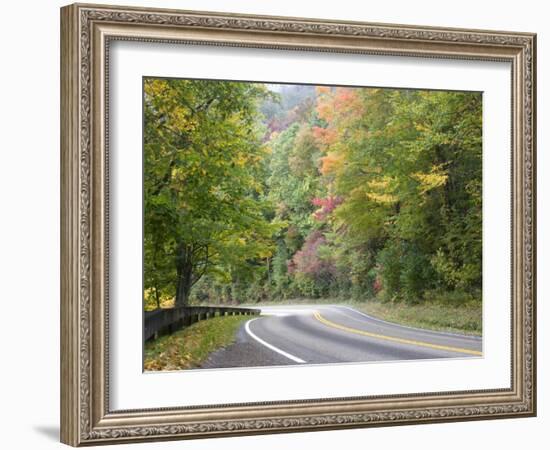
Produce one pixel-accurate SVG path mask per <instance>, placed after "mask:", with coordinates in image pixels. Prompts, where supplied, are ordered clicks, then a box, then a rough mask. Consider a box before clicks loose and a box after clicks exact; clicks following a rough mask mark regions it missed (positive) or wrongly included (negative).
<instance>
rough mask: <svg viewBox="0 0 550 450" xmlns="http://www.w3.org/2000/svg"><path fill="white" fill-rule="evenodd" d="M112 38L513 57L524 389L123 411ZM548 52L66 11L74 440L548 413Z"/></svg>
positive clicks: (228, 18)
mask: <svg viewBox="0 0 550 450" xmlns="http://www.w3.org/2000/svg"><path fill="white" fill-rule="evenodd" d="M110 39H132V40H138V41H170V42H195V43H196V42H201V43H206V44H212V45H234V46H243V47H245V46H249V47H260V48H262V47H263V48H286V49H296V50H305V49H316V50H319V51H329V52H330V51H332V52H355V53H371V54H373V53H375V54H387V55H409V56H418V57H447V58H461V59H474V60H475V59H478V60H479V59H481V60H487V59H493V60H499V61H509V62H511V63H512V66H513V77H512V78H513V105H512V106H513V108H512V110H513V117H512V141H513V142H512V146H513V152H512V160H513V164H512V166H513V174H512V193H513V196H512V202H513V204H512V220H513V225H514V226H513V227H512V233H513V234H512V248H513V255H512V261H513V272H512V280H513V290H512V312H513V314H512V316H513V323H512V335H513V346H512V386H511V388H510V389H509V390H508V389H500V390H489V391H476V392H474V391H472V392H450V393H426V394H411V395H400V396H386V397H372V398H365V397H353V398H349V399H320V400H311V401H288V402H270V403H254V404H243V405H232V406H231V405H225V406H224V405H214V406H212V407H199V408H176V409H166V410H164V409H162V410H139V411H110V410H109V407H108V361H107V356H108V333H107V323H108V301H107V286H108V264H107V258H106V256H107V254H108V242H107V233H106V230H107V227H108V214H107V212H108V196H107V195H106V186H108V174H107V173H106V167H107V163H108V148H107V147H106V141H107V136H108V128H107V127H108V120H106V119H107V118H108V117H107V113H108V111H107V108H106V87H107V86H108V80H106V79H105V73H106V64H107V63H108V43H109V40H110ZM535 52H536V36H535V35H534V34H529V33H508V32H492V31H491V32H489V31H482V30H462V29H441V28H434V27H413V26H403V25H383V24H368V23H359V22H334V21H328V20H312V19H295V18H283V17H262V16H247V15H237V14H219V13H206V12H189V11H173V10H155V9H144V8H130V7H114V6H106V5H101V6H100V5H81V4H74V5H70V6H66V7H64V8H62V9H61V116H60V119H61V280H60V281H61V441H62V442H64V443H66V444H69V445H73V446H79V445H87V444H88V445H89V444H107V443H116V442H130V441H132V442H133V441H138V440H161V439H176V438H178V439H181V438H198V437H214V436H230V435H245V434H260V433H276V432H295V431H314V430H322V429H336V428H344V427H347V428H351V427H365V426H383V425H397V424H413V423H425V422H432V423H433V422H442V421H449V420H453V421H457V420H474V419H483V418H486V419H490V418H502V417H520V416H533V415H535V414H536V396H535V386H536V365H535V350H536V341H535V338H536V333H535V332H536V323H535V321H536V311H535V295H536V293H535V275H536V272H535V245H536V222H535V220H536V211H535V199H536V192H535V180H536V178H535V176H536V173H535V162H536V161H535V124H536V122H535V82H536V79H535V76H536V74H535V67H536V66H535V64H536V63H535Z"/></svg>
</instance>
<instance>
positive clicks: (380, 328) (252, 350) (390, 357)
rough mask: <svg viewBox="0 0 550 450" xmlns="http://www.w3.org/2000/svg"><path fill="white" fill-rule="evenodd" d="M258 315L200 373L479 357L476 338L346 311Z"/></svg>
mask: <svg viewBox="0 0 550 450" xmlns="http://www.w3.org/2000/svg"><path fill="white" fill-rule="evenodd" d="M261 309H262V313H261V315H260V317H257V318H254V319H251V320H249V321H247V322H246V323H245V324H244V325H243V326H242V327H241V328H240V329H239V330H238V332H237V336H236V341H235V343H234V344H232V345H230V346H228V347H226V348H224V349H220V350H218V351H216V352H214V353H212V354H211V355H210V356H209V358H208V359H207V361H205V363H204V364H203V365H202V368H227V367H258V366H282V365H295V364H329V363H333V364H334V363H346V362H370V361H404V360H418V359H437V358H476V357H477V358H479V357H482V339H481V338H479V337H476V336H464V335H459V334H452V333H444V332H436V331H428V330H421V329H418V328H411V327H406V326H401V325H397V324H393V323H389V322H385V321H382V320H379V319H376V318H373V317H370V316H368V315H366V314H364V313H362V312H359V311H357V310H355V309H352V308H349V307H347V306H341V305H307V306H303V305H283V306H269V307H261Z"/></svg>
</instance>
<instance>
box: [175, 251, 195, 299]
mask: <svg viewBox="0 0 550 450" xmlns="http://www.w3.org/2000/svg"><path fill="white" fill-rule="evenodd" d="M176 273H177V282H176V306H186V305H187V304H188V302H189V294H190V293H191V287H192V285H193V284H192V279H193V255H192V250H191V248H190V246H189V245H185V244H180V245H178V250H177V256H176Z"/></svg>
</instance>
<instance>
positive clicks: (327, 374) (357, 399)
mask: <svg viewBox="0 0 550 450" xmlns="http://www.w3.org/2000/svg"><path fill="white" fill-rule="evenodd" d="M535 57H536V36H535V35H534V34H532V33H518V32H504V31H485V30H465V29H446V28H433V27H422V26H409V25H385V24H372V23H360V22H345V23H343V22H334V21H327V20H315V19H298V18H285V17H263V16H262V17H260V16H248V15H238V14H227V13H211V12H196V11H174V10H162V9H143V8H131V7H115V6H105V5H104V6H98V5H83V4H75V5H70V6H66V7H64V8H62V9H61V94H62V96H61V111H62V112H61V177H62V180H61V186H62V190H61V205H62V209H61V232H62V247H61V264H62V267H61V274H62V277H61V327H62V328H61V368H62V370H61V440H62V442H64V443H66V444H70V445H73V446H80V445H93V444H111V443H123V442H137V441H147V440H166V439H191V438H204V437H216V436H231V435H246V434H260V433H279V432H297V431H315V430H326V429H338V428H346V427H347V428H351V427H369V426H386V425H400V424H421V423H430V422H432V423H433V422H443V421H461V420H477V419H496V418H505V417H529V416H533V415H535V414H536V366H535V365H536V349H535V332H536V316H535V298H536V293H535V285H536V283H535V276H536V271H535V260H536V258H535V251H536V212H535V198H536V192H535V187H536V186H535V167H536V164H535V163H536V158H535V146H536V122H535V86H536V71H535V69H536V60H535Z"/></svg>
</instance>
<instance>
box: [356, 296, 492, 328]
mask: <svg viewBox="0 0 550 450" xmlns="http://www.w3.org/2000/svg"><path fill="white" fill-rule="evenodd" d="M349 306H352V307H354V308H355V309H357V310H359V311H363V312H365V313H367V314H369V315H371V316H373V317H377V318H379V319H382V320H387V321H388V322H394V323H398V324H400V325H408V326H412V327H417V328H424V329H429V330H437V331H450V332H455V333H462V334H473V335H477V336H481V329H482V318H481V307H480V306H479V305H471V304H466V305H460V306H448V305H442V304H439V303H427V304H419V305H407V304H404V303H383V302H380V301H377V300H369V301H368V302H365V303H353V304H349Z"/></svg>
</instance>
